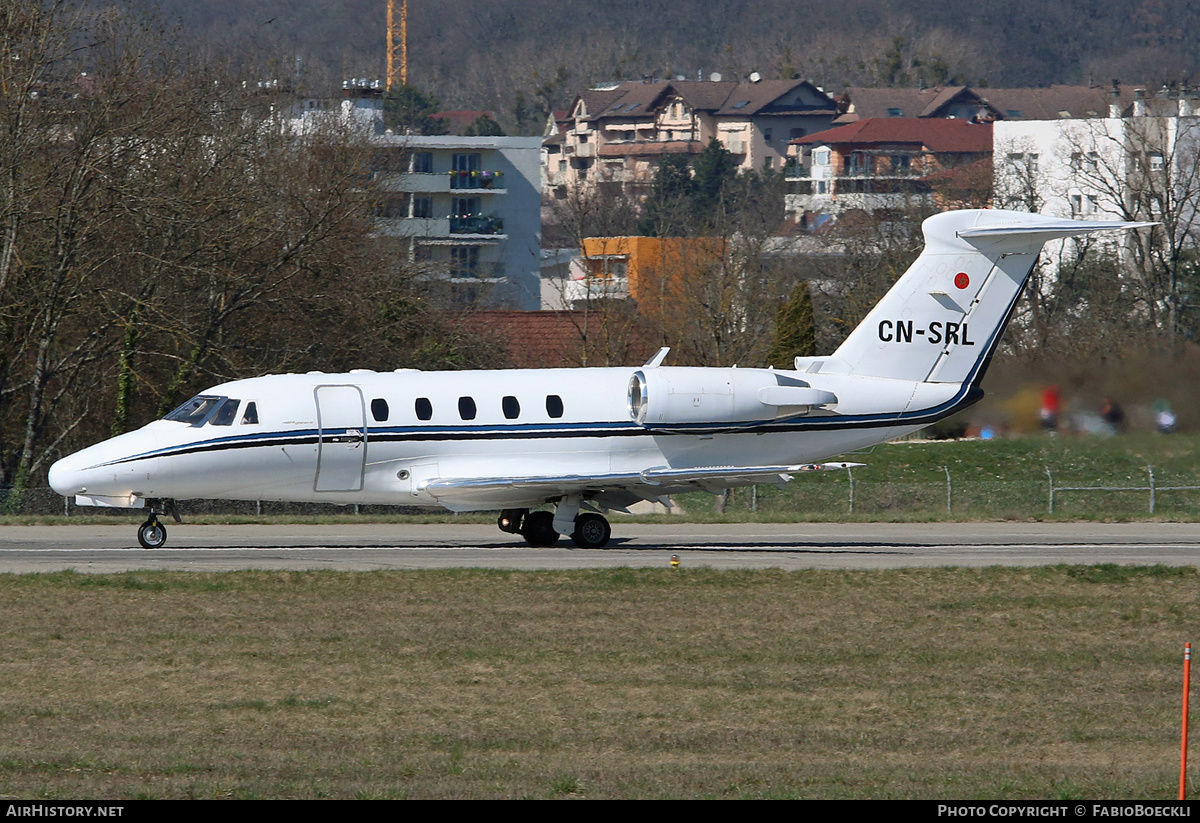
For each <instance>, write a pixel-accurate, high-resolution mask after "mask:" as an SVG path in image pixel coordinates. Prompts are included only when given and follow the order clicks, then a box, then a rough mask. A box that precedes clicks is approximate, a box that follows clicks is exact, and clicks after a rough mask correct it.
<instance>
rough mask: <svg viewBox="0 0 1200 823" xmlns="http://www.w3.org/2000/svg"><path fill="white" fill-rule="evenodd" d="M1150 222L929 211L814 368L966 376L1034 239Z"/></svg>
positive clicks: (1026, 267) (1030, 258)
mask: <svg viewBox="0 0 1200 823" xmlns="http://www.w3.org/2000/svg"><path fill="white" fill-rule="evenodd" d="M1150 225H1154V224H1153V223H1123V222H1115V221H1113V222H1098V221H1091V220H1088V221H1083V220H1065V219H1061V218H1057V217H1047V216H1046V215H1042V214H1028V213H1025V212H1011V211H999V210H985V209H975V210H969V211H953V212H945V213H943V214H937V215H934V216H933V217H930V218H929V219H928V220H926V221H925V222H924V224H923V225H922V230H923V231H924V233H925V250H924V251H922V252H921V255H920V257H918V258H917V259H916V261H915V262H914V263H913V264H912V265H911V266H910V267H909V269H908V271H906V272H905V273H904V275H903V276H901V278H900V279H899V280H897V281H896V284H895V285H894V286H892V288H891V290H890V291H888V293H887V294H886V295H884V297H883V299H882V300H880V301H879V303H878V304H876V306H875V308H874V309H872V310H871V312H870V313H869V314H868V315H867V317H866V319H865V320H863V322H862V323H861V324H860V325H859V326H858V328H856V329H855V330H854V331H853V332H851V334H850V336H849V337H848V338H846V341H845V342H844V343H842V345H841V346H840V347H839V348H838V350H837V351H836V352H834V354H833V356H832V358H830V359H831V360H832V361H833V362H832V363H830V364H829V367H831V368H823V369H822V370H823V371H835V370H836V371H839V372H843V373H848V374H855V375H862V376H870V377H890V378H896V379H900V380H914V381H918V382H930V383H962V382H964V381H966V380H968V379H973V378H974V377H975V376H976V375H977V374H978V371H979V368H980V367H981V366H982V365H983V364H984V363H985V362H986V360H987V358H988V357H989V356H990V354H991V352H992V351H993V350H994V349H995V346H996V343H997V342H998V341H999V339H1000V335H1001V334H1003V332H1004V328H1005V326H1007V325H1008V320H1009V317H1011V315H1012V309H1013V307H1014V306H1015V305H1016V302H1017V298H1018V297H1019V296H1020V294H1021V289H1022V288H1023V287H1024V285H1025V281H1026V280H1027V279H1028V278H1029V274H1030V272H1031V271H1032V270H1033V265H1034V263H1036V262H1037V257H1038V253H1039V252H1040V251H1041V248H1042V244H1043V243H1045V242H1046V241H1047V240H1051V239H1055V238H1060V237H1069V236H1072V235H1077V234H1086V233H1089V232H1094V231H1104V230H1110V229H1132V228H1138V227H1141V226H1150Z"/></svg>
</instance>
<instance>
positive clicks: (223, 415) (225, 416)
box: [208, 397, 242, 426]
mask: <svg viewBox="0 0 1200 823" xmlns="http://www.w3.org/2000/svg"><path fill="white" fill-rule="evenodd" d="M241 402H242V401H241V400H234V399H233V398H232V397H231V398H229V399H228V400H226V401H225V402H224V403H222V404H221V408H219V409H217V413H216V414H214V415H213V416H212V420H209V421H208V422H209V423H210V424H212V425H214V426H232V425H233V418H235V417H237V410H238V404H239V403H241Z"/></svg>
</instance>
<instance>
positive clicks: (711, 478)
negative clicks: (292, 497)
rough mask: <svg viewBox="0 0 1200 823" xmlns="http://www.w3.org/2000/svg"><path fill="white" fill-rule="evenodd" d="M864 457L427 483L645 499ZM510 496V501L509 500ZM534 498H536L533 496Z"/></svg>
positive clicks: (524, 496) (450, 495) (474, 494)
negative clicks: (623, 493) (618, 494)
mask: <svg viewBox="0 0 1200 823" xmlns="http://www.w3.org/2000/svg"><path fill="white" fill-rule="evenodd" d="M862 465H864V464H862V463H842V462H838V463H806V464H797V465H787V466H701V467H695V468H687V469H672V468H668V467H665V466H664V467H661V468H654V469H645V470H643V471H640V472H611V473H604V474H591V475H580V474H562V475H541V476H529V477H439V478H436V479H434V480H430V481H428V482H426V483H425V484H424V487H425V489H426V490H427V491H428V492H429V493H430V494H432V495H433V496H434V497H436V498H437V499H438V501H439V502H440V503H442V504H443V505H447V504H449V503H452V502H454V501H461V502H463V503H466V502H471V501H473V502H478V503H480V504H483V503H492V504H498V505H513V506H516V505H518V503H519V504H521V505H534V504H536V503H540V502H543V501H544V500H546V499H549V498H554V497H559V496H562V495H566V494H576V493H581V492H604V491H616V490H620V491H628V492H631V493H633V494H634V495H636V497H641V498H643V499H647V500H653V499H657V498H658V497H659V496H661V495H663V494H668V493H678V492H679V491H681V490H687V489H688V487H694V488H696V489H705V490H710V491H711V490H719V489H722V488H727V487H731V486H750V485H754V484H756V483H762V484H772V485H777V486H782V485H783V484H784V483H786V482H788V481H789V480H791V479H792V475H793V474H796V473H799V472H810V471H831V470H836V469H850V468H854V467H856V466H862ZM506 501H507V502H506ZM530 501H533V502H530Z"/></svg>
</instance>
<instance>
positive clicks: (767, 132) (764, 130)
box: [763, 129, 771, 143]
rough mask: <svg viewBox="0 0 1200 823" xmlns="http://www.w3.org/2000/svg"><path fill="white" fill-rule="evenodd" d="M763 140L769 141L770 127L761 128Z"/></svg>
mask: <svg viewBox="0 0 1200 823" xmlns="http://www.w3.org/2000/svg"><path fill="white" fill-rule="evenodd" d="M763 140H766V141H767V142H768V143H770V142H771V130H770V129H763Z"/></svg>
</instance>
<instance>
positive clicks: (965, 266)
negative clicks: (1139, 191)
mask: <svg viewBox="0 0 1200 823" xmlns="http://www.w3.org/2000/svg"><path fill="white" fill-rule="evenodd" d="M1147 225H1153V224H1149V223H1124V222H1098V221H1076V220H1063V219H1059V218H1053V217H1047V216H1044V215H1039V214H1027V213H1019V212H1009V211H999V210H971V211H957V212H947V213H944V214H939V215H936V216H934V217H931V218H929V219H928V220H926V221H925V223H924V226H923V230H924V234H925V249H924V251H923V252H922V253H921V255H920V256H919V257H918V258H917V260H916V262H915V263H913V265H912V266H911V267H910V268H909V269H908V271H907V272H906V273H905V274H904V275H903V276H902V277H901V278H900V279H899V280H898V281H897V282H896V284H895V285H894V286H893V287H892V289H891V290H890V291H889V292H888V293H887V294H886V295H885V296H884V297H883V299H882V300H880V301H879V303H878V305H876V306H875V308H874V309H873V310H872V311H871V313H870V314H868V315H867V317H866V319H865V320H864V321H863V322H862V324H861V325H860V326H858V328H856V329H855V330H854V331H853V332H852V333H851V334H850V336H849V337H848V338H847V339H846V341H845V342H844V343H842V345H841V346H840V347H839V348H838V349H837V351H835V352H834V353H833V354H832V355H829V356H826V357H798V358H796V360H795V363H794V364H793V369H791V370H780V369H773V368H767V369H739V368H690V367H671V366H664V365H663V359H664V358H665V357H666V355H667V351H668V350H667V349H663V350H661V351H660V352H659V353H658V354H657V355H655V356H654V358H653V359H651V360H650V362H648V363H646V364H645V365H644V366H642V367H641V368H595V369H582V368H581V369H521V370H502V371H459V372H421V371H413V370H399V371H396V372H393V373H377V372H373V371H364V370H358V371H352V372H350V373H348V374H324V373H321V372H310V373H308V374H281V375H272V376H267V377H255V378H251V379H249V380H235V381H233V382H230V383H223V384H221V385H219V386H214V387H212V388H211V389H209V390H207V391H205V392H204V393H202V394H200V395H198V396H196V397H194V398H192V399H191V400H189V401H188V402H186V403H184V404H183V405H182V406H180V407H179V408H177V409H176V410H175V411H173V412H171V413H170V414H168V415H167V416H166V417H165V418H163V419H162V420H156V421H154V422H153V423H150V424H149V425H146V426H144V427H142V428H141V429H138V430H137V431H133V432H129V433H127V434H122V435H120V436H118V437H114V438H112V439H111V440H106V441H104V442H103V443H100V444H98V445H95V446H92V447H90V448H87V449H84V450H83V451H80V452H77V453H75V454H72V455H70V456H69V457H66V458H63V459H62V460H59V461H58V462H57V463H55V464H54V465H53V467H51V469H50V485H51V486H53V487H54V489H55V491H57V492H58V493H59V494H62V495H75V499H76V502H77V503H79V504H81V505H93V506H117V507H123V508H135V509H146V510H148V515H149V516H148V519H147V520H146V522H145V523H143V524H142V526H141V528H140V529H139V530H138V540H139V542H140V543H141V544H142V545H143V546H145V547H146V548H158V547H160V546H162V545H163V544H164V543H165V542H166V529H165V528H164V526H163V525H162V524H161V523H160V522H159V517H160V516H161V515H164V514H166V513H170V514H171V515H173V516H174V517H175V519H176V520H177V521H178V515H177V514H176V512H175V503H174V501H175V500H187V499H204V498H208V499H232V500H279V501H302V502H331V503H344V504H353V503H383V504H392V505H410V506H429V505H431V504H436V505H441V506H444V507H445V508H447V509H450V510H453V511H476V510H496V509H500V510H501V513H500V518H499V526H500V528H501V529H502V530H503V531H506V532H509V533H513V534H520V535H522V536H523V537H524V539H525V540H526V541H527V542H528V543H529V544H531V545H534V546H549V545H551V544H553V543H554V542H555V541H556V540H558V538H559V535H560V534H568V535H570V536H571V539H572V540H573V541H574V542H575V544H576V545H577V546H581V547H585V548H599V547H602V546H604V545H605V544H606V543H607V542H608V540H609V535H610V529H609V524H608V521H607V520H606V519H605V518H604V517H603V515H602V514H601V512H603V511H607V510H617V511H624V510H625V509H626V507H627V506H629V505H631V504H633V503H635V502H637V501H639V500H663V499H664V498H665V497H666V496H667V495H672V494H677V493H680V492H685V491H694V490H696V489H704V490H707V491H710V492H716V491H719V490H721V489H724V488H727V487H732V486H746V485H751V484H755V483H775V484H780V485H782V483H784V482H786V481H787V480H790V479H791V475H792V474H793V473H795V472H800V471H805V470H813V469H821V468H835V467H844V466H846V465H858V464H844V463H832V464H830V463H826V464H821V463H820V462H819V461H822V460H827V459H829V458H831V457H833V456H835V455H840V454H844V453H846V452H849V451H852V450H855V449H860V448H863V447H866V446H871V445H874V444H877V443H882V442H885V441H888V440H891V439H893V438H896V437H899V436H901V435H904V434H908V433H909V432H913V431H916V430H918V429H920V428H922V427H924V426H928V425H929V424H930V423H933V422H935V421H937V420H939V419H941V418H943V417H946V416H947V415H950V414H953V413H954V412H956V411H958V410H959V409H962V408H964V407H966V406H968V405H970V404H971V403H973V402H975V401H976V400H978V399H979V398H980V397H981V396H982V392H981V390H980V388H979V383H980V380H981V379H982V377H983V373H984V370H985V369H986V368H987V365H988V362H989V360H990V359H991V357H992V355H993V354H994V353H995V351H996V346H997V344H998V342H999V340H1000V336H1001V334H1003V332H1004V328H1005V326H1006V324H1007V323H1008V320H1009V318H1010V317H1011V316H1012V312H1013V308H1014V306H1015V305H1016V303H1017V298H1018V296H1019V295H1020V293H1021V289H1022V287H1023V286H1024V284H1025V282H1026V280H1027V279H1028V277H1029V273H1030V271H1031V270H1032V268H1033V265H1034V263H1035V262H1036V260H1037V256H1038V254H1039V252H1040V250H1041V248H1042V244H1043V243H1044V242H1045V241H1047V240H1050V239H1053V238H1062V237H1068V236H1071V235H1080V234H1086V233H1089V232H1094V231H1100V230H1106V229H1132V228H1138V227H1141V226H1147ZM547 505H548V506H550V507H551V508H550V509H549V510H546V509H541V510H539V508H538V507H542V506H547Z"/></svg>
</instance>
